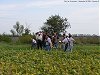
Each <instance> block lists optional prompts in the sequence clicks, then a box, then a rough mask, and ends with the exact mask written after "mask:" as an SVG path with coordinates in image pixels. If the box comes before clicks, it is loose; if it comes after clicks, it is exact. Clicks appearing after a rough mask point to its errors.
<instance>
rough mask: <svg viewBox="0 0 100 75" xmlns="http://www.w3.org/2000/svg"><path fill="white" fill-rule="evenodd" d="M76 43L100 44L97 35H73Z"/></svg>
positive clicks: (99, 38)
mask: <svg viewBox="0 0 100 75" xmlns="http://www.w3.org/2000/svg"><path fill="white" fill-rule="evenodd" d="M74 39H75V40H76V42H75V43H76V44H100V37H99V36H89V37H74Z"/></svg>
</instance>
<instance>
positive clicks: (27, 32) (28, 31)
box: [24, 27, 30, 35]
mask: <svg viewBox="0 0 100 75" xmlns="http://www.w3.org/2000/svg"><path fill="white" fill-rule="evenodd" d="M24 30H25V35H28V34H29V33H30V29H29V28H27V27H26V28H25V29H24Z"/></svg>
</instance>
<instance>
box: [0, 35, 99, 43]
mask: <svg viewBox="0 0 100 75" xmlns="http://www.w3.org/2000/svg"><path fill="white" fill-rule="evenodd" d="M33 37H34V38H35V35H34V34H28V35H25V34H23V35H22V36H17V35H16V36H12V35H8V34H0V42H5V43H14V44H31V41H32V38H33ZM60 37H61V36H60ZM73 38H74V39H75V40H76V42H75V44H100V36H97V35H95V36H94V35H90V36H87V35H83V36H79V35H78V36H76V35H73Z"/></svg>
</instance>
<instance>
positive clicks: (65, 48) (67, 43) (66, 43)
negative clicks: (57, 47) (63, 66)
mask: <svg viewBox="0 0 100 75" xmlns="http://www.w3.org/2000/svg"><path fill="white" fill-rule="evenodd" d="M62 42H63V43H64V44H65V47H64V51H66V50H67V49H68V45H69V38H68V36H66V37H65V38H64V40H63V41H62Z"/></svg>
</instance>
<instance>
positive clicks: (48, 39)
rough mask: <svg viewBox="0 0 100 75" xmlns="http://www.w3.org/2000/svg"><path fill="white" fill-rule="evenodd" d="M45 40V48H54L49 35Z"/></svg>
mask: <svg viewBox="0 0 100 75" xmlns="http://www.w3.org/2000/svg"><path fill="white" fill-rule="evenodd" d="M45 42H46V44H45V49H46V50H47V51H50V50H51V48H52V42H51V39H50V38H49V36H48V35H46V39H45Z"/></svg>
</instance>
